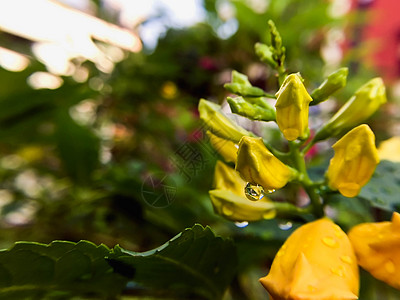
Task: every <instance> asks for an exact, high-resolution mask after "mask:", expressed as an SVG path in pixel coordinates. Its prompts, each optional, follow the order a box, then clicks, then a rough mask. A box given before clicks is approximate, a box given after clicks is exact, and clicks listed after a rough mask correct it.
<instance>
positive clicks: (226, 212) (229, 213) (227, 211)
mask: <svg viewBox="0 0 400 300" xmlns="http://www.w3.org/2000/svg"><path fill="white" fill-rule="evenodd" d="M222 214H223V215H224V216H227V217H229V216H232V215H233V209H232V207H231V206H230V205H223V206H222Z"/></svg>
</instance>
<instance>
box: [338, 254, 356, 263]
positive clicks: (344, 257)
mask: <svg viewBox="0 0 400 300" xmlns="http://www.w3.org/2000/svg"><path fill="white" fill-rule="evenodd" d="M340 260H341V261H342V262H345V263H347V264H351V263H352V262H353V260H352V259H351V257H350V256H348V255H342V256H341V257H340Z"/></svg>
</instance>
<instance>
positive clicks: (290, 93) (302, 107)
mask: <svg viewBox="0 0 400 300" xmlns="http://www.w3.org/2000/svg"><path fill="white" fill-rule="evenodd" d="M276 97H277V101H276V104H275V107H276V122H277V123H278V126H279V129H280V130H281V132H282V133H283V135H284V136H285V138H286V139H287V140H288V141H294V140H295V139H297V138H305V137H307V135H308V133H309V129H308V110H309V103H310V102H311V101H312V98H311V96H310V95H309V94H308V92H307V90H306V88H305V87H304V85H303V82H302V80H301V77H300V76H299V75H298V74H290V75H289V76H287V77H286V79H285V81H284V82H283V83H282V86H281V87H280V89H279V91H278V92H277V93H276Z"/></svg>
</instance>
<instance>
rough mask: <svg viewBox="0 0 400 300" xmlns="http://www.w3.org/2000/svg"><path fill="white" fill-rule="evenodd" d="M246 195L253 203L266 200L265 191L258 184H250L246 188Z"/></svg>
mask: <svg viewBox="0 0 400 300" xmlns="http://www.w3.org/2000/svg"><path fill="white" fill-rule="evenodd" d="M244 193H245V194H246V197H247V199H249V200H251V201H258V200H260V199H262V198H264V189H263V187H262V186H261V185H258V184H251V183H250V182H248V183H247V184H246V187H245V188H244Z"/></svg>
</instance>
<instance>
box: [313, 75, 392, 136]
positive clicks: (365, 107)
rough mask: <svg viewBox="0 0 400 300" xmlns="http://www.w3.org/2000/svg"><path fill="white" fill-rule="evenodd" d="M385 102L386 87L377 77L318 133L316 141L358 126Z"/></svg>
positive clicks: (361, 89)
mask: <svg viewBox="0 0 400 300" xmlns="http://www.w3.org/2000/svg"><path fill="white" fill-rule="evenodd" d="M385 102H386V94H385V85H384V84H383V81H382V79H381V78H379V77H377V78H374V79H372V80H370V81H368V82H367V83H366V84H364V85H363V86H362V87H360V88H359V89H358V90H357V91H356V92H355V93H354V95H353V96H352V97H351V98H350V99H349V100H348V101H347V102H346V103H345V104H344V105H343V106H342V107H341V108H340V109H339V110H338V112H337V113H336V114H335V115H334V116H333V117H332V118H331V119H330V120H329V121H328V122H327V123H326V124H325V125H324V126H323V127H322V128H321V129H320V130H319V131H318V132H317V133H316V135H315V137H314V141H320V140H323V139H325V138H327V137H329V136H334V135H338V134H340V133H341V132H342V131H343V130H345V129H348V128H352V127H354V126H357V125H358V124H360V123H362V122H364V121H365V120H367V119H368V118H369V117H371V116H372V115H373V114H374V113H375V112H376V111H377V110H378V108H379V107H380V106H381V105H382V104H383V103H385Z"/></svg>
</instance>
